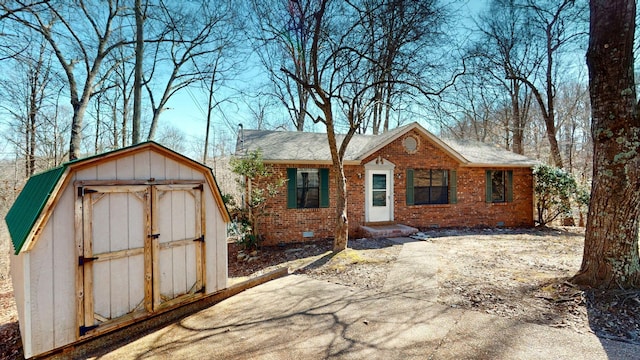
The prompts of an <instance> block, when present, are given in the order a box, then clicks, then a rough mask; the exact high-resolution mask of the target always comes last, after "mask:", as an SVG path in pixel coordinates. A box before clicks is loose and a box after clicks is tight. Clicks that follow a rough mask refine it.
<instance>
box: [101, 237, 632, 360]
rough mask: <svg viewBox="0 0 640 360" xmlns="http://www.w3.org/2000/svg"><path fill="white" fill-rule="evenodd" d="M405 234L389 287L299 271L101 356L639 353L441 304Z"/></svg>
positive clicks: (422, 257)
mask: <svg viewBox="0 0 640 360" xmlns="http://www.w3.org/2000/svg"><path fill="white" fill-rule="evenodd" d="M400 241H402V242H404V245H403V248H402V250H401V252H400V255H399V257H398V260H397V262H396V264H395V266H394V267H393V269H392V271H391V273H390V274H389V277H388V279H387V283H386V284H385V286H384V288H383V291H381V292H374V291H362V290H358V289H355V288H352V287H347V286H342V285H337V284H331V283H328V282H324V281H319V280H314V279H311V278H309V277H307V276H304V275H290V276H286V277H283V278H280V279H276V280H273V281H270V282H268V283H265V284H263V285H260V286H257V287H255V288H252V289H249V290H247V291H245V292H243V293H240V294H238V295H235V296H233V297H231V298H229V299H227V300H224V301H222V302H220V303H218V304H216V305H214V306H212V307H210V308H208V309H205V310H203V311H200V312H198V313H196V314H193V315H191V316H188V317H186V318H184V319H183V320H181V321H179V322H177V323H175V324H173V325H170V326H167V327H165V328H163V329H160V330H158V331H155V332H153V333H151V334H149V335H147V336H144V337H141V338H139V339H137V340H134V341H131V342H130V343H128V344H127V345H125V346H122V347H120V348H118V349H115V350H113V351H110V352H108V351H106V350H103V352H102V353H100V354H97V355H96V357H98V358H100V359H118V360H122V359H134V358H135V359H328V358H331V359H334V358H335V359H638V358H640V346H636V345H630V344H625V343H621V342H615V341H609V340H605V339H599V338H598V337H596V336H595V335H592V334H579V333H576V332H575V331H573V330H569V329H556V328H551V327H547V326H541V325H534V324H528V323H521V322H517V321H513V320H510V319H506V318H501V317H497V316H492V315H487V314H483V313H479V312H473V311H467V310H462V309H454V308H450V307H448V306H443V305H440V304H437V303H436V301H435V300H436V297H437V280H436V276H437V273H436V271H437V268H438V267H437V256H434V252H433V246H432V244H431V243H429V242H416V241H414V240H412V239H400Z"/></svg>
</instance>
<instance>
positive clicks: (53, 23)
mask: <svg viewBox="0 0 640 360" xmlns="http://www.w3.org/2000/svg"><path fill="white" fill-rule="evenodd" d="M14 3H18V4H22V3H21V2H19V1H6V2H2V3H1V4H0V9H2V10H3V12H5V14H6V16H7V17H6V19H8V20H11V21H13V22H14V23H15V24H18V25H19V26H17V27H15V28H14V31H15V32H18V33H19V32H23V31H25V29H26V31H33V32H34V33H37V34H39V35H40V36H42V38H43V39H44V40H45V41H46V42H47V43H48V45H49V47H50V49H51V50H52V51H53V53H54V55H55V58H56V59H57V60H58V62H59V64H60V66H61V68H62V70H63V73H64V74H65V79H66V81H67V87H66V89H67V90H68V91H69V99H70V102H71V107H72V108H73V119H72V122H71V137H70V141H69V158H70V159H72V160H73V159H76V158H77V157H78V156H79V151H80V146H81V142H82V129H83V120H84V115H85V112H86V110H87V107H88V106H89V102H90V100H91V98H92V97H93V96H94V95H95V91H96V89H99V88H100V86H101V83H102V82H104V81H105V79H106V78H107V77H108V76H109V75H110V74H111V72H112V71H113V70H114V68H115V67H116V66H117V64H118V61H119V60H118V59H113V58H111V60H115V61H114V62H110V61H109V60H110V58H109V57H108V55H109V54H110V53H111V52H112V51H114V50H115V49H117V48H119V47H121V46H124V45H125V44H127V43H129V41H128V40H126V39H124V38H118V37H116V36H114V34H118V32H116V31H115V27H116V26H118V25H119V24H120V23H119V21H118V19H119V18H120V17H121V16H122V15H123V12H124V7H122V6H120V4H119V2H118V1H117V0H108V1H107V3H105V4H103V3H100V5H98V6H96V4H93V3H89V2H86V1H84V0H80V1H68V0H51V1H47V2H36V3H33V4H30V5H29V6H25V7H24V9H23V10H22V11H20V12H13V13H12V12H10V11H11V10H12V9H13V7H15V4H14ZM20 26H21V27H22V28H21V27H20ZM77 65H79V66H77Z"/></svg>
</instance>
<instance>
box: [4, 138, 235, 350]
mask: <svg viewBox="0 0 640 360" xmlns="http://www.w3.org/2000/svg"><path fill="white" fill-rule="evenodd" d="M70 176H71V177H70V178H69V179H68V181H67V182H66V188H64V189H61V193H58V194H59V195H58V197H57V203H56V204H55V208H53V209H52V210H51V213H50V216H48V219H47V220H46V223H44V224H42V228H41V229H40V233H39V234H38V235H37V236H38V237H37V240H36V241H35V242H34V243H33V247H32V248H31V249H30V251H28V252H23V253H20V254H19V255H16V256H12V258H11V276H12V281H13V287H14V294H15V297H16V300H17V301H16V303H17V304H16V305H17V310H18V315H19V319H20V331H21V335H22V338H23V344H24V353H25V356H26V357H32V356H35V355H38V354H42V353H45V352H49V351H51V350H53V349H55V348H59V347H62V346H65V345H68V344H70V343H73V342H75V341H76V340H77V338H76V336H77V331H78V325H79V324H78V316H79V315H78V314H79V312H78V308H79V304H78V301H79V295H80V294H79V293H78V291H81V289H77V288H76V285H77V283H78V281H77V280H78V270H79V269H78V244H77V243H76V239H77V238H78V236H77V235H76V234H75V229H76V228H78V229H81V226H78V224H76V221H77V219H76V216H75V214H76V213H79V212H78V210H77V209H76V205H77V204H76V201H75V198H76V189H75V185H74V184H75V182H76V181H87V180H88V181H92V180H93V181H95V180H99V181H103V180H107V181H108V180H118V181H124V182H126V180H143V181H146V180H149V179H151V178H154V179H155V180H159V181H160V180H194V181H200V182H206V180H207V178H208V177H207V175H206V174H205V173H203V172H202V171H200V170H199V168H194V167H193V166H190V165H185V164H184V163H181V162H179V161H178V160H176V159H173V158H171V157H167V156H164V155H163V154H162V153H158V152H155V151H152V150H146V151H141V152H138V153H134V154H132V155H131V156H124V157H120V158H115V159H111V160H100V159H98V160H97V161H96V162H95V164H94V163H91V164H80V166H79V167H78V168H77V171H75V172H74V173H72V174H71V175H70ZM212 185H213V187H214V190H215V184H212ZM203 194H204V201H205V204H204V211H205V214H206V217H205V223H204V224H203V225H204V226H205V228H204V229H203V230H205V231H206V239H207V243H206V245H205V248H206V255H205V256H206V265H207V267H206V276H207V279H206V280H207V283H206V285H207V292H208V293H213V292H216V291H219V290H222V289H224V288H226V286H227V284H226V280H227V246H226V223H225V222H224V219H223V216H222V214H221V212H220V209H219V207H218V205H217V203H216V201H215V197H214V194H213V193H212V192H211V188H210V187H209V186H208V184H205V187H204V192H203ZM118 215H121V216H120V217H119V216H118ZM183 215H184V216H185V217H193V216H194V215H193V214H191V213H185V214H183ZM105 216H107V219H106V220H109V219H111V220H110V223H109V222H107V223H106V225H105V226H109V232H114V233H115V232H123V233H122V234H120V235H114V236H115V237H116V238H118V239H123V241H127V240H126V239H127V232H128V231H130V230H127V229H126V228H122V226H125V227H126V226H127V224H128V223H129V222H131V221H132V219H131V218H130V217H125V218H122V216H124V214H118V213H114V212H113V211H112V212H111V213H110V214H107V215H105ZM102 218H104V216H103V217H102ZM96 219H98V218H96ZM187 220H188V219H187ZM130 235H131V234H129V237H130ZM81 237H82V234H81V233H80V238H81ZM111 245H112V246H113V244H111ZM122 270H123V272H122V273H123V274H124V275H123V276H124V277H123V279H121V280H123V281H124V282H128V283H130V284H129V286H135V287H138V288H140V289H142V288H143V287H144V285H143V283H142V282H143V279H142V278H141V279H137V280H136V281H130V280H131V279H129V280H127V278H128V275H127V273H128V271H127V269H126V265H125V267H123V268H122ZM129 270H130V269H129ZM134 280H135V279H134ZM107 286H108V285H107ZM118 288H120V287H117V288H112V289H111V290H112V291H111V296H114V295H115V296H120V295H119V294H120V293H122V296H123V301H129V300H130V299H127V298H126V297H127V294H126V291H125V292H120V291H119V290H118ZM111 300H112V301H116V300H118V299H111Z"/></svg>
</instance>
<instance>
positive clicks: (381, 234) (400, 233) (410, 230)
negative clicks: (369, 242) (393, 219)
mask: <svg viewBox="0 0 640 360" xmlns="http://www.w3.org/2000/svg"><path fill="white" fill-rule="evenodd" d="M360 231H361V232H362V234H363V236H364V237H367V238H394V237H405V236H409V235H412V234H415V233H417V232H418V229H416V228H414V227H411V226H407V225H402V224H388V225H366V226H365V225H362V226H360Z"/></svg>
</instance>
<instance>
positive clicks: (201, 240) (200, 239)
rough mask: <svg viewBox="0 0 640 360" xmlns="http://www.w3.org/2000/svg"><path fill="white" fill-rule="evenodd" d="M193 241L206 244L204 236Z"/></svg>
mask: <svg viewBox="0 0 640 360" xmlns="http://www.w3.org/2000/svg"><path fill="white" fill-rule="evenodd" d="M193 241H199V242H204V235H202V236H200V237H199V238H196V239H193Z"/></svg>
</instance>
